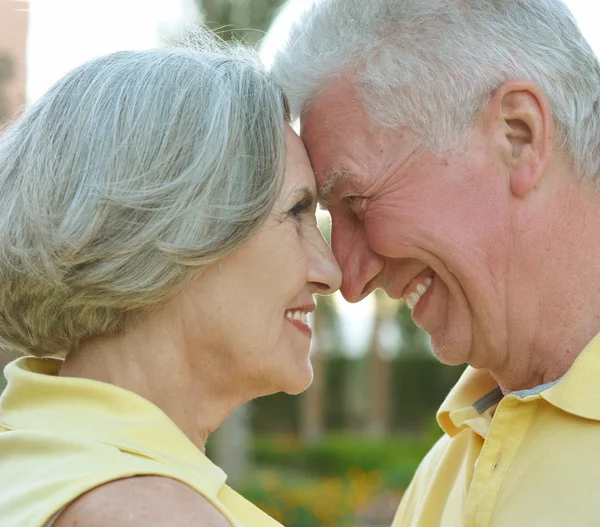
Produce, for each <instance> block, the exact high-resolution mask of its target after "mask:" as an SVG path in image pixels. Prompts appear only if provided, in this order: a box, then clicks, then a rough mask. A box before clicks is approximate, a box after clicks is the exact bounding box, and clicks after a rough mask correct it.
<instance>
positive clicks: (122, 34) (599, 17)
mask: <svg viewBox="0 0 600 527" xmlns="http://www.w3.org/2000/svg"><path fill="white" fill-rule="evenodd" d="M29 1H30V31H29V41H28V64H27V74H28V85H27V102H28V104H31V103H32V102H34V101H35V100H36V99H37V98H38V97H39V96H40V95H41V94H43V93H44V92H45V91H46V90H48V88H50V86H51V85H52V84H53V83H54V82H55V81H57V80H58V79H59V78H60V77H61V76H63V75H64V74H65V73H66V72H67V71H69V70H71V69H72V68H74V67H75V66H77V65H78V64H81V63H82V62H84V61H85V60H88V59H90V58H93V57H96V56H98V55H102V54H105V53H109V52H112V51H117V50H121V49H144V48H149V47H156V46H158V45H160V42H161V40H162V39H164V38H168V37H170V36H173V35H174V34H176V33H177V30H178V28H180V27H181V25H182V24H183V23H185V22H190V21H193V20H194V19H197V18H198V16H199V13H198V11H197V9H196V7H195V3H194V0H29ZM314 1H315V0H290V1H289V2H288V5H287V6H286V7H285V8H284V9H282V10H281V12H280V14H279V15H278V17H277V19H276V20H275V22H274V24H273V27H272V29H271V31H269V33H268V34H267V36H266V37H265V39H264V40H263V42H262V46H261V54H262V56H263V59H264V61H265V63H267V65H268V64H269V63H270V62H271V60H272V57H273V54H274V51H275V49H276V48H277V46H279V45H280V44H281V42H282V41H284V40H285V39H286V37H287V30H288V28H289V26H290V25H291V24H292V23H293V21H294V20H295V19H296V18H297V16H298V14H299V13H300V12H301V11H302V10H304V9H306V8H307V7H308V6H310V5H311V4H312V3H313V2H314ZM566 3H567V5H568V6H569V7H570V9H571V11H572V12H573V14H574V15H575V17H576V18H577V20H578V22H579V25H580V27H581V30H582V32H583V34H584V35H585V36H586V38H587V39H588V41H589V42H590V44H591V46H592V47H593V48H594V50H595V51H596V54H600V32H599V31H598V30H597V26H598V22H599V21H600V2H599V1H598V0H567V1H566ZM336 304H337V306H338V309H339V311H340V314H341V316H342V324H343V327H344V340H345V347H346V349H347V350H348V352H349V354H351V355H359V354H361V353H362V352H363V350H364V349H365V345H366V343H367V341H368V339H369V333H370V328H371V327H372V323H371V318H372V313H373V305H374V303H373V299H372V298H367V299H365V300H363V301H362V302H360V303H359V304H355V305H352V304H348V303H346V302H344V301H343V299H341V297H340V296H337V297H336ZM390 340H391V341H393V340H394V339H393V338H392V337H390ZM391 341H390V346H392V347H393V345H394V344H393V342H391Z"/></svg>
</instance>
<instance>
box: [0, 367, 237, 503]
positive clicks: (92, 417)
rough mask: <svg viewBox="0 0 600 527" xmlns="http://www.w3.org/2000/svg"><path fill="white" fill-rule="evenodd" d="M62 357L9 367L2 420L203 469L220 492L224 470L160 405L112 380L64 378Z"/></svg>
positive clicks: (1, 403)
mask: <svg viewBox="0 0 600 527" xmlns="http://www.w3.org/2000/svg"><path fill="white" fill-rule="evenodd" d="M61 365H62V361H61V360H59V359H38V358H31V357H23V358H20V359H17V360H16V361H13V362H11V363H10V364H8V366H6V368H5V370H4V374H5V376H6V379H7V381H8V384H7V387H6V389H5V390H4V393H3V394H2V397H0V424H1V425H2V426H4V427H5V428H8V429H37V430H42V431H45V432H50V433H58V434H67V435H69V436H70V437H79V438H82V439H90V440H94V441H101V442H103V443H105V444H109V445H113V446H116V447H117V448H119V449H121V450H124V451H129V452H132V453H139V454H141V455H144V456H146V457H151V458H153V459H156V460H160V461H161V462H163V463H168V464H171V465H173V466H176V467H178V468H179V469H182V470H185V471H187V472H196V471H198V470H200V471H202V472H203V473H204V475H205V476H207V480H208V481H211V482H212V485H213V488H212V489H211V490H213V491H214V492H215V494H216V493H217V492H218V491H219V489H220V487H221V486H222V485H223V484H224V483H225V480H226V475H225V473H224V472H223V471H222V470H221V469H220V468H218V467H217V466H216V465H214V464H213V463H212V462H211V461H210V460H209V459H208V458H207V457H206V456H205V455H204V454H203V453H202V452H201V451H200V450H199V449H198V448H197V447H196V446H195V445H194V444H193V443H192V442H191V441H190V440H189V439H188V438H187V436H186V435H185V434H184V433H183V432H182V431H181V430H180V429H179V428H178V427H177V426H176V425H175V424H174V423H173V421H171V419H170V418H169V417H168V416H167V415H166V414H165V413H164V412H163V411H162V410H160V409H159V408H158V407H157V406H155V405H154V404H152V403H151V402H149V401H148V400H146V399H144V398H143V397H141V396H139V395H137V394H135V393H133V392H130V391H128V390H125V389H123V388H119V387H118V386H114V385H111V384H107V383H103V382H99V381H93V380H89V379H81V378H73V377H60V376H58V371H59V370H60V367H61Z"/></svg>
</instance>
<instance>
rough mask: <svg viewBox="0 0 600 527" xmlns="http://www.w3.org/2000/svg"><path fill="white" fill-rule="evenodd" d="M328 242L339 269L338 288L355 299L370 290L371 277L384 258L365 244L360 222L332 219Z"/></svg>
mask: <svg viewBox="0 0 600 527" xmlns="http://www.w3.org/2000/svg"><path fill="white" fill-rule="evenodd" d="M331 246H332V249H333V254H334V255H335V257H336V259H337V261H338V262H339V264H340V267H341V269H342V286H341V288H340V291H341V293H342V295H343V297H344V298H345V299H346V300H347V301H348V302H358V301H360V300H362V299H363V298H364V297H365V296H367V295H368V294H369V293H370V292H371V291H373V290H374V289H375V288H376V287H377V286H376V281H375V280H374V278H375V277H376V276H377V275H378V274H379V273H380V272H381V271H382V270H383V268H384V266H385V262H384V259H383V257H382V256H380V255H378V254H377V253H375V252H374V251H373V250H372V249H371V248H370V247H369V244H368V240H367V236H366V233H365V230H364V227H363V226H362V224H355V225H348V224H346V225H336V222H335V220H333V221H332V230H331Z"/></svg>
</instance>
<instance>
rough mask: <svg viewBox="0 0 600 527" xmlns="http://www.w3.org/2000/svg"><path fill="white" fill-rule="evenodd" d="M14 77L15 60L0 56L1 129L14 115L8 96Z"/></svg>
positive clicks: (4, 55)
mask: <svg viewBox="0 0 600 527" xmlns="http://www.w3.org/2000/svg"><path fill="white" fill-rule="evenodd" d="M13 75H14V65H13V60H12V58H11V57H10V56H8V55H7V54H5V53H1V54H0V127H2V125H3V124H5V123H6V122H7V121H9V120H10V118H11V117H12V113H13V108H12V107H11V102H10V99H9V97H8V94H7V88H8V84H9V83H10V82H11V80H12V78H13Z"/></svg>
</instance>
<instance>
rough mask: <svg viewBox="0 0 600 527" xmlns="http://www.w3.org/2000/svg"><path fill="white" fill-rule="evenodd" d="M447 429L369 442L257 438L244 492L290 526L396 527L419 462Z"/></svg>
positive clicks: (332, 438) (340, 437)
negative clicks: (395, 517)
mask: <svg viewBox="0 0 600 527" xmlns="http://www.w3.org/2000/svg"><path fill="white" fill-rule="evenodd" d="M440 434H441V432H440V431H439V429H438V428H437V427H430V429H429V430H427V431H426V432H425V433H423V434H421V435H419V436H413V437H396V436H394V437H387V438H383V439H377V440H374V439H366V438H364V437H360V436H350V435H347V434H344V435H341V434H340V435H329V436H327V437H325V438H324V439H323V440H322V441H319V442H317V443H315V444H313V445H305V444H304V443H301V442H300V441H298V440H297V439H295V438H294V437H290V436H276V437H273V436H270V437H264V436H263V437H257V438H256V439H255V442H254V457H255V459H256V461H257V462H258V463H259V464H260V466H261V469H260V470H257V471H253V473H252V474H251V476H250V478H249V479H248V480H247V481H246V483H245V484H244V485H243V486H242V487H241V488H240V489H239V490H240V491H241V492H242V493H243V494H244V496H246V497H247V498H249V499H250V500H251V501H253V502H254V503H256V504H257V505H258V506H259V507H261V508H262V509H263V510H264V511H265V512H267V513H268V514H270V515H271V516H273V517H274V518H275V519H277V520H278V521H280V522H281V523H282V524H283V525H286V526H287V527H313V526H314V527H317V526H319V527H350V526H354V525H389V524H390V523H391V521H392V518H393V515H394V512H395V510H396V508H397V506H398V503H399V501H400V498H401V497H402V494H403V492H404V490H405V489H406V487H407V486H408V483H409V482H410V480H411V478H412V476H413V474H414V472H415V470H416V468H417V466H418V464H419V462H420V461H421V459H422V458H423V456H424V455H425V454H426V453H427V451H428V450H429V449H430V448H431V446H432V445H433V444H434V443H435V441H436V440H437V439H438V438H439V436H440Z"/></svg>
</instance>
